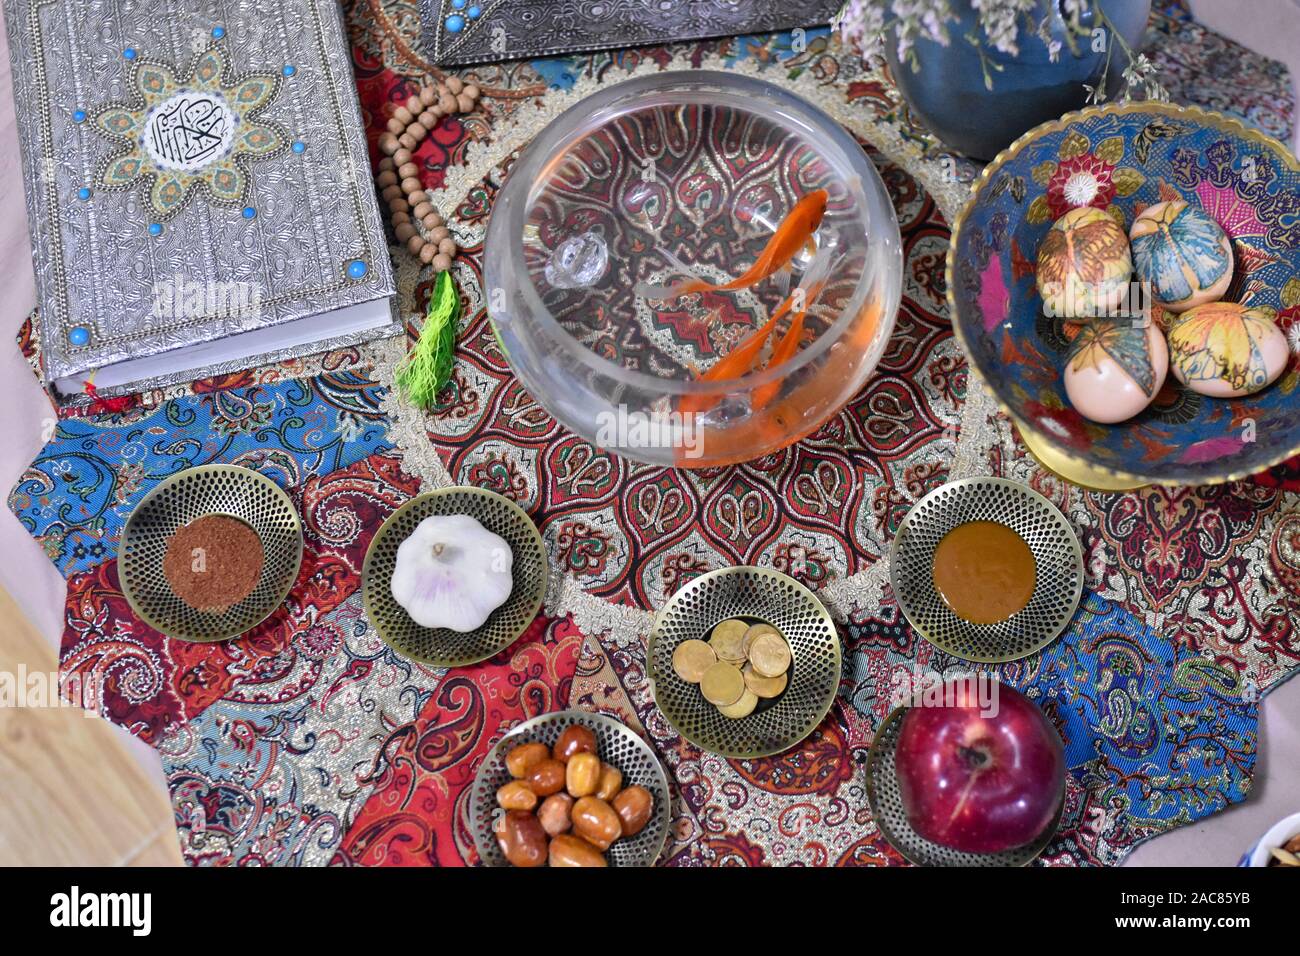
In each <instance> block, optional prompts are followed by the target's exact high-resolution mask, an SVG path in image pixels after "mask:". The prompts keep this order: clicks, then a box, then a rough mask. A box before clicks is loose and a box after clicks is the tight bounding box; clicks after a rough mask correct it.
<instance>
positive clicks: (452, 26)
mask: <svg viewBox="0 0 1300 956" xmlns="http://www.w3.org/2000/svg"><path fill="white" fill-rule="evenodd" d="M464 29H465V18H464V17H462V16H461V15H460V14H459V13H453V14H452V15H451V16H449V17H448V18H447V32H448V33H459V32H460V31H461V30H464Z"/></svg>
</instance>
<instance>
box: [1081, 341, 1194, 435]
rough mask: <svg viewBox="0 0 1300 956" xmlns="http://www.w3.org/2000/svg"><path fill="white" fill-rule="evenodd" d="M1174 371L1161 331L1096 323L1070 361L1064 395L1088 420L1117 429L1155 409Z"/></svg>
mask: <svg viewBox="0 0 1300 956" xmlns="http://www.w3.org/2000/svg"><path fill="white" fill-rule="evenodd" d="M1168 371H1169V349H1168V347H1167V346H1166V345H1165V337H1164V335H1163V334H1162V333H1161V331H1160V328H1159V326H1157V325H1156V324H1155V323H1154V322H1148V323H1147V324H1146V326H1145V327H1140V326H1137V325H1135V324H1134V323H1133V322H1132V321H1111V320H1108V319H1094V320H1092V321H1090V322H1085V323H1083V327H1082V329H1081V330H1080V332H1079V334H1078V335H1077V336H1075V339H1074V341H1073V342H1072V343H1071V345H1070V351H1069V353H1068V354H1067V356H1066V360H1065V376H1064V377H1065V394H1066V395H1067V396H1068V397H1069V399H1070V404H1071V405H1073V406H1074V408H1075V411H1077V412H1078V413H1079V414H1080V415H1082V416H1083V417H1084V418H1090V419H1092V420H1093V421H1094V422H1102V423H1104V424H1108V425H1111V424H1114V423H1116V422H1122V421H1127V420H1128V419H1130V418H1132V417H1133V416H1134V415H1136V414H1137V413H1138V412H1140V411H1142V409H1144V408H1146V407H1147V406H1148V405H1150V404H1151V400H1152V399H1154V398H1155V397H1156V393H1157V392H1159V391H1160V387H1161V386H1162V385H1164V383H1165V375H1166V374H1167V373H1168Z"/></svg>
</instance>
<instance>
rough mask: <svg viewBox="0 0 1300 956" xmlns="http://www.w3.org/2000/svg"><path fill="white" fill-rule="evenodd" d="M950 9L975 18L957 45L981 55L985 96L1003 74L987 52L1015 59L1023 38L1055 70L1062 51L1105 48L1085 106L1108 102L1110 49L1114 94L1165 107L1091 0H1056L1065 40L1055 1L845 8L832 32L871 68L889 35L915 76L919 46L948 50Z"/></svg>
mask: <svg viewBox="0 0 1300 956" xmlns="http://www.w3.org/2000/svg"><path fill="white" fill-rule="evenodd" d="M953 2H957V3H962V2H969V3H970V6H971V8H972V9H973V10H975V11H976V13H977V14H978V17H977V22H978V29H977V30H970V31H968V32H966V33H965V34H963V35H962V39H963V40H964V41H965V42H967V43H969V44H970V45H971V46H973V47H974V48H975V50H976V52H977V53H978V54H979V59H980V68H981V69H982V71H983V74H984V86H985V87H986V88H987V89H989V90H991V89H993V74H994V73H997V72H999V71H1001V70H1002V64H1000V63H998V62H996V61H995V60H993V59H991V58H990V57H989V56H988V53H987V52H986V49H988V48H991V49H993V50H996V51H998V52H999V53H1003V54H1007V55H1009V56H1016V55H1017V54H1019V52H1020V42H1021V38H1022V36H1031V37H1034V38H1036V39H1037V40H1038V41H1039V42H1041V43H1042V44H1043V46H1044V47H1046V48H1047V53H1048V58H1049V59H1050V60H1051V62H1053V63H1056V62H1057V61H1058V60H1059V59H1060V56H1061V51H1062V50H1063V49H1065V47H1066V46H1068V47H1069V49H1070V53H1071V54H1072V55H1074V56H1080V55H1082V49H1083V47H1084V46H1089V47H1092V49H1093V50H1094V51H1096V52H1101V51H1100V49H1098V48H1097V44H1098V42H1099V41H1100V42H1102V43H1104V44H1105V52H1106V66H1105V70H1104V71H1103V73H1102V78H1101V80H1100V82H1098V84H1097V85H1096V86H1095V87H1093V86H1089V85H1086V84H1085V86H1084V89H1085V90H1087V91H1088V102H1089V103H1101V102H1104V101H1105V99H1106V96H1107V90H1106V76H1107V74H1108V73H1109V71H1110V63H1111V56H1112V52H1113V50H1114V47H1115V46H1118V47H1119V49H1120V54H1121V55H1122V56H1123V57H1124V58H1125V59H1126V61H1127V66H1125V68H1124V70H1123V72H1122V74H1121V76H1122V79H1123V83H1124V85H1123V88H1122V89H1121V90H1120V91H1119V93H1120V98H1121V99H1122V100H1124V101H1128V100H1130V99H1132V98H1133V97H1134V96H1139V97H1141V98H1144V99H1149V100H1161V101H1164V100H1168V99H1169V95H1168V93H1166V92H1165V90H1164V88H1163V87H1162V86H1161V85H1160V82H1159V80H1158V79H1157V78H1156V67H1155V64H1153V63H1152V62H1151V61H1150V60H1149V59H1147V57H1146V55H1145V54H1142V53H1135V52H1134V51H1133V49H1132V48H1131V47H1130V46H1129V45H1128V43H1127V42H1126V41H1125V40H1124V37H1123V36H1122V35H1121V34H1120V32H1119V31H1118V30H1116V29H1115V25H1114V23H1112V22H1111V19H1110V17H1109V16H1107V15H1106V11H1105V10H1104V9H1103V8H1102V6H1101V4H1100V3H1097V2H1096V0H1060V4H1059V7H1058V9H1059V12H1060V14H1061V21H1062V22H1063V23H1064V26H1065V29H1064V31H1063V38H1061V37H1058V36H1056V35H1055V34H1054V33H1053V31H1052V14H1051V11H1050V8H1049V4H1051V3H1052V2H1053V0H846V2H845V4H844V6H843V7H842V8H841V9H840V12H839V13H838V14H837V15H836V17H835V19H834V20H833V21H832V26H833V27H834V28H835V29H836V30H837V31H838V32H839V34H840V36H841V37H842V38H843V39H844V41H845V42H846V43H849V44H851V45H853V46H854V47H856V48H858V49H859V50H861V51H862V56H863V57H864V58H865V59H866V60H867V61H868V62H869V63H872V64H873V65H876V64H878V63H879V61H880V60H882V59H883V57H884V49H885V42H886V39H887V38H888V37H890V35H891V34H892V37H893V40H894V42H895V43H896V44H897V46H896V48H895V51H896V52H897V54H898V60H899V62H900V63H907V64H908V65H909V66H911V68H912V69H913V70H916V69H919V68H920V61H919V60H918V59H917V56H916V41H917V40H918V39H926V40H931V41H933V42H935V43H938V44H940V45H941V46H947V45H948V44H949V43H950V42H951V35H950V31H949V24H951V23H953V22H955V21H956V20H957V14H956V13H954V12H953ZM1089 14H1092V16H1091V17H1089ZM1085 20H1088V21H1089V22H1085ZM1022 31H1023V32H1022Z"/></svg>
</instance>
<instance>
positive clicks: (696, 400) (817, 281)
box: [678, 247, 833, 414]
mask: <svg viewBox="0 0 1300 956" xmlns="http://www.w3.org/2000/svg"><path fill="white" fill-rule="evenodd" d="M832 254H833V253H831V250H830V248H829V247H828V248H827V249H825V250H824V251H823V254H821V255H819V256H818V257H817V258H815V259H814V260H813V261H812V264H811V265H810V266H809V267H808V271H807V272H806V273H805V274H804V277H803V279H802V280H801V281H800V283H799V286H798V288H796V289H795V290H794V291H793V292H791V293H790V294H789V295H788V296H786V297H785V298H784V299H783V300H782V301H781V304H780V305H778V306H777V307H776V309H774V310H773V312H772V315H771V316H770V317H769V318H768V320H767V321H766V322H764V323H763V325H762V326H761V327H760V328H759V329H758V330H757V331H755V332H753V333H752V334H750V335H749V337H748V338H746V339H744V340H743V341H742V342H741V343H740V344H739V345H737V346H736V347H735V348H734V349H732V350H731V351H730V352H728V353H727V354H726V355H724V356H723V357H722V358H721V359H719V360H718V361H717V363H716V364H715V365H714V366H713V367H712V368H710V369H709V370H708V371H707V372H705V373H704V374H703V375H701V376H699V378H698V381H701V382H725V381H730V380H731V379H737V378H740V377H741V376H742V375H744V374H746V373H747V372H749V371H751V370H752V369H753V367H754V366H755V364H757V362H758V359H759V356H760V355H761V354H762V351H763V345H764V343H766V342H767V339H768V336H770V335H771V334H772V331H773V330H774V329H775V328H776V324H777V323H778V322H779V321H780V320H781V319H782V317H784V316H785V315H787V314H789V312H790V310H791V309H792V308H793V307H794V304H795V303H796V302H800V303H801V305H802V308H800V309H799V311H798V312H797V313H796V314H795V317H794V318H793V319H791V320H790V328H789V329H787V330H786V333H785V335H784V336H782V337H781V341H780V342H779V343H778V344H777V347H776V349H775V350H773V353H772V361H771V362H770V363H769V367H771V368H775V367H776V366H777V365H779V364H780V363H781V362H784V361H785V360H786V359H788V358H789V357H790V356H791V355H793V354H794V352H795V350H797V349H798V347H799V340H800V338H802V336H803V318H804V316H805V315H807V314H808V307H809V305H811V304H812V301H813V299H815V298H816V297H817V295H818V293H820V292H821V290H822V287H823V286H824V285H825V284H826V279H827V278H828V277H829V275H830V259H831V255H832ZM780 385H781V383H780V382H779V381H778V382H772V383H769V384H768V385H764V386H762V387H761V388H759V389H756V390H755V393H754V397H755V401H757V400H758V398H759V396H760V395H761V396H762V404H761V405H760V404H755V405H754V408H755V410H757V409H759V408H762V407H763V405H766V404H767V403H768V402H769V401H771V399H772V396H773V395H774V394H776V390H777V389H779V388H780ZM720 401H721V397H720V396H712V395H709V396H706V395H685V396H683V397H682V399H681V401H680V402H679V403H678V408H679V409H680V410H681V412H682V413H683V414H691V413H693V412H703V411H707V410H708V409H710V408H712V407H714V406H715V405H717V404H718V402H720Z"/></svg>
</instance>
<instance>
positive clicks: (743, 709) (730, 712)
mask: <svg viewBox="0 0 1300 956" xmlns="http://www.w3.org/2000/svg"><path fill="white" fill-rule="evenodd" d="M757 706H758V695H757V694H755V693H754V692H753V691H752V690H750V689H749V688H748V687H746V688H745V691H744V693H742V694H741V695H740V700H738V701H736V702H735V703H734V704H728V705H727V706H726V707H719V708H718V713H720V714H721V715H722V716H723V717H730V718H731V719H732V720H739V719H740V718H741V717H748V716H749V715H750V714H752V713H753V712H754V708H755V707H757Z"/></svg>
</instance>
